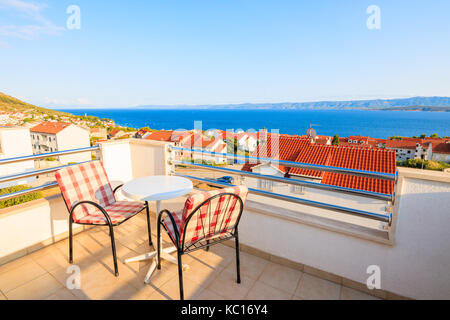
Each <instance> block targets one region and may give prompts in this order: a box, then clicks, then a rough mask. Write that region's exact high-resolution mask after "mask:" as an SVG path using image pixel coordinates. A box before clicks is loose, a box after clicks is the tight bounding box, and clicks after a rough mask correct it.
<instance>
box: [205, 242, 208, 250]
mask: <svg viewBox="0 0 450 320" xmlns="http://www.w3.org/2000/svg"><path fill="white" fill-rule="evenodd" d="M206 244H208V246H206V249H205V250H206V252H208V251H209V240H206Z"/></svg>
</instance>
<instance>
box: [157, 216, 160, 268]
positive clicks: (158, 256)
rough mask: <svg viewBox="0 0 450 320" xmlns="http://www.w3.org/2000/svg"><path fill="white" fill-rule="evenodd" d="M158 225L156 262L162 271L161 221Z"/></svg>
mask: <svg viewBox="0 0 450 320" xmlns="http://www.w3.org/2000/svg"><path fill="white" fill-rule="evenodd" d="M156 223H157V225H156V247H157V248H156V259H157V260H156V261H157V263H158V264H157V268H158V270H161V223H160V222H159V221H157V222H156Z"/></svg>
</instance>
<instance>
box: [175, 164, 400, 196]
mask: <svg viewBox="0 0 450 320" xmlns="http://www.w3.org/2000/svg"><path fill="white" fill-rule="evenodd" d="M174 163H175V164H176V165H183V166H188V167H194V168H201V169H205V170H212V171H219V172H224V173H229V174H235V175H239V176H244V177H252V178H257V179H263V180H270V181H276V182H280V183H287V184H291V185H297V186H302V187H308V188H315V189H321V190H327V191H336V192H341V193H346V194H353V195H357V196H363V197H368V198H373V199H378V200H386V201H393V198H394V195H393V194H392V195H391V194H385V193H379V192H371V191H366V190H360V189H351V188H345V187H339V186H333V185H328V184H322V183H318V182H312V181H305V180H297V179H289V178H284V177H277V176H272V175H264V174H260V173H255V172H248V171H242V170H235V169H229V168H222V167H215V166H208V165H203V164H199V163H192V162H187V161H174Z"/></svg>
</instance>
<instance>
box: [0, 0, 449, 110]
mask: <svg viewBox="0 0 450 320" xmlns="http://www.w3.org/2000/svg"><path fill="white" fill-rule="evenodd" d="M73 4H74V5H77V6H79V8H80V10H81V28H80V29H79V30H68V29H67V27H66V21H67V19H68V17H69V14H67V13H66V10H67V7H68V6H69V5H73ZM369 5H377V6H378V7H379V8H380V10H381V29H379V30H369V29H368V28H367V26H366V21H367V19H368V18H369V14H367V12H366V9H367V8H368V6H369ZM449 18H450V1H448V0H433V1H425V0H423V1H414V0H413V1H412V0H409V1H404V0H396V1H392V0H389V1H384V0H383V1H381V0H371V1H365V0H359V1H356V0H340V1H337V0H333V1H327V0H318V1H301V0H292V1H285V0H277V1H275V0H273V1H266V0H241V1H237V0H180V1H174V0H172V1H171V0H164V1H160V0H158V1H156V0H150V1H149V0H146V1H127V2H125V1H113V0H110V1H102V0H96V1H92V0H91V1H77V0H71V1H65V0H57V1H56V0H55V1H50V0H47V1H44V0H35V1H26V0H0V91H1V92H5V93H7V94H10V95H13V96H16V97H19V98H22V99H25V100H26V101H28V102H31V103H34V104H38V105H42V106H51V107H74V106H77V107H86V106H99V107H131V106H136V105H143V104H154V105H173V104H177V105H178V104H227V103H244V102H254V103H259V102H286V101H289V102H303V101H318V100H350V99H372V98H391V97H392V98H396V97H409V96H416V95H420V96H435V95H439V96H450V59H449V57H450V19H449Z"/></svg>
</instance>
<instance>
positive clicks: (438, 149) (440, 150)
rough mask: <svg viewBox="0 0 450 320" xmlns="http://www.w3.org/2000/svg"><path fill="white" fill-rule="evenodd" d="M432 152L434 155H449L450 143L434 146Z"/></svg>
mask: <svg viewBox="0 0 450 320" xmlns="http://www.w3.org/2000/svg"><path fill="white" fill-rule="evenodd" d="M432 148H433V152H435V153H448V154H450V143H449V142H441V143H439V144H436V145H434V144H433V145H432Z"/></svg>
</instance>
